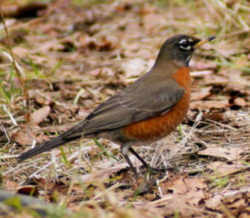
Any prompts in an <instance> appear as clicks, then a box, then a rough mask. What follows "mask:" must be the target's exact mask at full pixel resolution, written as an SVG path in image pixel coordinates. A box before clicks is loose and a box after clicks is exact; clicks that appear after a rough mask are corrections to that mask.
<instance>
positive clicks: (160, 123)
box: [122, 67, 191, 141]
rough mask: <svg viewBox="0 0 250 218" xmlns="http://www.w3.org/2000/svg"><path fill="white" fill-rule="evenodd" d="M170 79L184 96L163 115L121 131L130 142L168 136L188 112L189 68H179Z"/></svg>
mask: <svg viewBox="0 0 250 218" xmlns="http://www.w3.org/2000/svg"><path fill="white" fill-rule="evenodd" d="M172 77H173V79H175V80H176V82H177V83H178V84H179V85H180V86H182V87H183V88H184V89H185V94H184V95H183V97H182V98H181V100H180V101H179V102H178V103H177V104H176V105H174V106H173V107H172V108H171V109H170V110H169V111H168V112H167V113H166V114H164V115H161V116H157V117H154V118H150V119H147V120H143V121H140V122H137V123H134V124H131V125H129V126H127V127H125V128H124V129H123V130H122V131H123V134H124V136H126V137H127V138H129V139H131V140H143V141H144V140H145V141H148V140H155V139H158V138H161V137H164V136H166V135H168V134H169V133H170V132H172V131H173V130H174V129H175V128H176V127H177V126H178V125H179V124H180V123H181V122H182V120H183V118H184V117H185V115H186V113H187V111H188V108H189V102H190V88H191V78H190V74H189V68H187V67H183V68H181V69H180V70H179V71H178V72H177V73H175V74H173V76H172Z"/></svg>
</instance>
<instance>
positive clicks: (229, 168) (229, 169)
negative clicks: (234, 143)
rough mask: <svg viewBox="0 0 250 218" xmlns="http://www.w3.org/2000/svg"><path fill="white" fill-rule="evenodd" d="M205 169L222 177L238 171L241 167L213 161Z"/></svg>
mask: <svg viewBox="0 0 250 218" xmlns="http://www.w3.org/2000/svg"><path fill="white" fill-rule="evenodd" d="M207 167H208V168H209V169H211V170H213V171H214V172H215V173H216V174H218V176H221V177H222V176H227V175H229V174H232V173H234V172H237V171H239V170H240V169H241V168H242V167H243V166H237V165H235V164H228V163H225V162H221V161H215V162H211V163H210V164H209V165H208V166H207Z"/></svg>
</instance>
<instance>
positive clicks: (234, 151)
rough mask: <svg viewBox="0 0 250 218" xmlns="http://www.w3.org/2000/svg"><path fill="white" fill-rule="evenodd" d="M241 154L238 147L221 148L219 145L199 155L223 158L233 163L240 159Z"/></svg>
mask: <svg viewBox="0 0 250 218" xmlns="http://www.w3.org/2000/svg"><path fill="white" fill-rule="evenodd" d="M241 152H242V150H241V149H239V148H237V147H220V146H217V145H212V146H210V147H207V148H206V149H205V150H202V151H199V152H198V154H200V155H209V156H215V157H222V158H226V159H227V160H229V161H233V160H237V159H238V158H239V157H240V153H241Z"/></svg>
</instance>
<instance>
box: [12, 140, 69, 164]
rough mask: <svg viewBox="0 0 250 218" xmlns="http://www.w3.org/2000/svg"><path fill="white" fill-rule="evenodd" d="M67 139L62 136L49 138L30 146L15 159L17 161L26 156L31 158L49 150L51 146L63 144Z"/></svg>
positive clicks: (24, 158) (22, 159)
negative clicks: (33, 146)
mask: <svg viewBox="0 0 250 218" xmlns="http://www.w3.org/2000/svg"><path fill="white" fill-rule="evenodd" d="M66 142H67V141H66V140H65V139H63V138H62V136H58V137H56V138H53V139H51V140H50V141H47V142H44V143H42V144H40V145H38V146H36V147H35V148H32V149H30V150H28V151H26V152H24V153H22V154H21V155H20V156H19V157H18V158H17V159H18V162H21V161H24V160H26V159H28V158H31V157H33V156H35V155H38V154H40V153H43V152H46V151H49V150H51V149H53V148H56V147H59V146H60V145H63V144H65V143H66Z"/></svg>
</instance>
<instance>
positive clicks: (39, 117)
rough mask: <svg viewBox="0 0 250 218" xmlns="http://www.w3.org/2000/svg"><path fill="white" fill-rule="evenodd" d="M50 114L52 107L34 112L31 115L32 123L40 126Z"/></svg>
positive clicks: (45, 107)
mask: <svg viewBox="0 0 250 218" xmlns="http://www.w3.org/2000/svg"><path fill="white" fill-rule="evenodd" d="M49 113H50V107H49V106H44V107H42V108H40V109H39V110H37V111H35V112H33V113H32V114H31V115H30V123H31V124H34V125H38V124H39V123H41V122H42V121H44V120H45V119H46V118H47V117H48V115H49Z"/></svg>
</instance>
